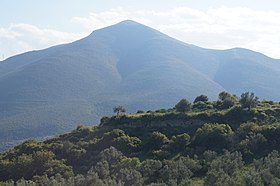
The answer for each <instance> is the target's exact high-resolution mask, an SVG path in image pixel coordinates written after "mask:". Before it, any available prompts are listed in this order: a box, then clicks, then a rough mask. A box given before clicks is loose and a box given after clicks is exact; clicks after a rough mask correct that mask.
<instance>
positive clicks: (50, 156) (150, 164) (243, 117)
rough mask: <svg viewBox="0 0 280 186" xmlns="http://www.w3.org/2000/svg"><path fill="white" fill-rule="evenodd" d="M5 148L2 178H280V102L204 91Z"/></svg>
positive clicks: (26, 181)
mask: <svg viewBox="0 0 280 186" xmlns="http://www.w3.org/2000/svg"><path fill="white" fill-rule="evenodd" d="M122 109H123V108H122V107H116V108H115V109H114V111H115V112H116V113H117V115H116V116H113V117H103V118H102V119H101V121H100V125H99V126H93V127H86V126H79V127H77V128H76V129H75V130H73V131H72V132H71V133H67V134H63V135H60V136H58V137H55V138H51V139H48V140H46V141H42V142H40V141H35V140H29V141H25V142H24V143H22V144H20V145H18V146H16V147H15V148H13V149H11V150H9V151H7V152H5V153H3V154H1V155H0V180H1V181H2V182H1V183H0V185H14V184H15V183H17V185H62V186H64V185H67V186H70V185H79V186H87V185H98V186H99V185H101V186H102V185H104V186H105V185H110V186H111V185H125V186H130V185H135V186H137V185H139V186H140V185H150V186H156V185H157V186H164V185H208V186H215V185H217V186H224V185H231V186H235V185H236V186H237V185H238V186H239V185H240V186H241V185H250V186H254V185H256V186H259V185H280V174H279V173H280V153H279V152H278V151H279V150H280V137H279V136H280V104H279V103H276V102H272V101H265V100H263V101H260V100H258V98H257V97H255V96H254V94H250V93H244V94H242V95H241V96H240V97H237V96H234V95H231V94H229V93H227V92H222V93H220V94H219V100H217V101H209V100H208V98H207V97H206V96H204V95H201V96H198V97H197V98H196V99H195V100H194V102H193V103H190V102H189V101H188V100H185V99H182V100H181V101H179V102H178V103H177V104H176V105H175V106H174V108H170V109H160V110H156V111H142V110H139V111H138V112H137V113H135V114H124V113H122V112H124V111H125V110H124V109H123V110H122Z"/></svg>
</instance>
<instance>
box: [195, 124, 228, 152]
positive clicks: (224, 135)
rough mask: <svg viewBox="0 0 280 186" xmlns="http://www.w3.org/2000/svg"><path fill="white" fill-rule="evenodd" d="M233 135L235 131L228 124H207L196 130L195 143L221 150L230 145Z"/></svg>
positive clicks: (206, 147)
mask: <svg viewBox="0 0 280 186" xmlns="http://www.w3.org/2000/svg"><path fill="white" fill-rule="evenodd" d="M232 135H233V131H232V129H231V127H230V126H229V125H227V124H205V125H203V127H202V128H199V129H198V130H197V131H196V133H195V137H194V144H195V145H196V146H200V147H204V148H205V149H213V150H217V151H219V150H222V149H223V148H227V147H228V144H229V139H230V137H231V136H232Z"/></svg>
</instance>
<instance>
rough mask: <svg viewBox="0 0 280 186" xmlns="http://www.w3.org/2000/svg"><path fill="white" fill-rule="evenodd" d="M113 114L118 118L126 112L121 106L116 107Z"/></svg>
mask: <svg viewBox="0 0 280 186" xmlns="http://www.w3.org/2000/svg"><path fill="white" fill-rule="evenodd" d="M113 111H114V113H116V114H117V116H119V115H120V114H121V113H125V112H126V110H125V108H124V107H123V106H116V107H114V108H113Z"/></svg>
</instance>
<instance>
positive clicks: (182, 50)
mask: <svg viewBox="0 0 280 186" xmlns="http://www.w3.org/2000/svg"><path fill="white" fill-rule="evenodd" d="M279 71H280V65H279V60H274V59H271V58H269V57H266V56H264V55H262V54H259V53H256V52H253V51H249V50H245V49H231V50H222V51H219V50H210V49H203V48H199V47H196V46H194V45H189V44H186V43H183V42H180V41H178V40H175V39H173V38H171V37H169V36H167V35H164V34H162V33H160V32H158V31H156V30H154V29H152V28H149V27H146V26H144V25H142V24H139V23H136V22H133V21H124V22H121V23H119V24H116V25H113V26H110V27H106V28H103V29H100V30H97V31H94V32H93V33H92V34H90V35H89V36H88V37H86V38H84V39H81V40H79V41H76V42H73V43H69V44H64V45H59V46H54V47H51V48H48V49H45V50H40V51H32V52H27V53H24V54H21V55H17V56H14V57H11V58H9V59H7V60H5V61H3V62H0V87H1V92H0V127H1V132H0V141H1V142H5V143H6V142H11V141H12V140H21V139H25V138H31V137H44V136H48V135H53V134H57V133H60V132H62V131H65V130H70V129H71V128H73V126H76V125H77V124H80V123H83V124H94V123H97V121H98V120H99V118H100V117H101V116H103V115H107V114H110V113H111V110H112V107H113V106H115V105H118V104H121V105H124V106H125V107H126V108H127V110H128V111H129V112H132V111H135V110H136V109H138V108H143V109H146V110H148V109H156V108H162V107H171V106H173V105H174V104H175V103H176V102H177V101H178V100H179V99H181V98H184V97H185V98H187V99H189V100H193V99H194V97H195V96H196V95H199V94H206V95H208V96H209V97H210V98H215V97H216V95H217V94H218V93H219V92H221V91H223V90H227V91H231V92H233V93H236V94H240V93H241V92H244V91H248V90H249V91H254V92H255V93H256V95H258V96H260V97H261V98H271V99H274V100H280V96H279V95H277V93H278V92H279V91H280V86H278V84H279V82H280V81H278V80H280V79H279V78H280V76H279Z"/></svg>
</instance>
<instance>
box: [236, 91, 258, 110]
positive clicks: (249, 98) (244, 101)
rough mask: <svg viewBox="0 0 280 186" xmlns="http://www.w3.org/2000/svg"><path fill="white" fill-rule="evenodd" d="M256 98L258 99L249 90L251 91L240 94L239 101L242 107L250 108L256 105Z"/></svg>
mask: <svg viewBox="0 0 280 186" xmlns="http://www.w3.org/2000/svg"><path fill="white" fill-rule="evenodd" d="M258 100H259V98H258V97H255V95H254V93H253V92H251V93H249V92H245V93H243V94H241V98H240V100H239V102H240V104H241V106H242V107H243V108H248V109H249V110H250V109H251V108H254V107H256V106H257V103H258Z"/></svg>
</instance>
